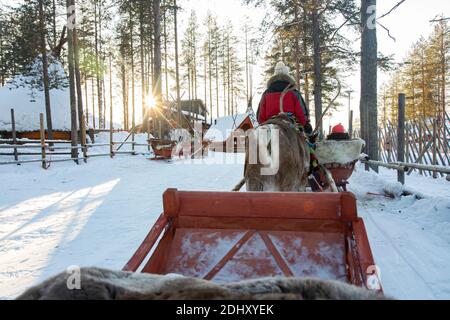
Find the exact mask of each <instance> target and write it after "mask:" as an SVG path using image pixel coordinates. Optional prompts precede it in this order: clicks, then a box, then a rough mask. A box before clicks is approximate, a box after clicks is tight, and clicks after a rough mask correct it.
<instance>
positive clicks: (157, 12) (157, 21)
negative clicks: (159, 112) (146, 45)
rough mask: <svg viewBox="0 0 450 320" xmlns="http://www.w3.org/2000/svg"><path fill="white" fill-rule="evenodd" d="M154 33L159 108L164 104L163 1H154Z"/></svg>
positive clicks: (155, 83) (155, 79) (155, 72)
mask: <svg viewBox="0 0 450 320" xmlns="http://www.w3.org/2000/svg"><path fill="white" fill-rule="evenodd" d="M153 16H154V17H153V18H154V21H153V23H154V24H153V32H154V42H153V46H154V56H153V92H154V95H155V100H156V101H157V103H158V106H160V105H161V103H162V82H161V70H162V57H161V0H153Z"/></svg>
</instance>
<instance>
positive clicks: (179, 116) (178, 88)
mask: <svg viewBox="0 0 450 320" xmlns="http://www.w3.org/2000/svg"><path fill="white" fill-rule="evenodd" d="M173 6H174V28H175V29H174V30H175V75H176V86H177V109H178V125H181V94H180V64H179V57H178V7H177V0H174V1H173Z"/></svg>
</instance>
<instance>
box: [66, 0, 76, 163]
mask: <svg viewBox="0 0 450 320" xmlns="http://www.w3.org/2000/svg"><path fill="white" fill-rule="evenodd" d="M73 6H74V0H66V7H67V19H68V20H70V19H71V16H72V14H73V13H72V12H70V10H69V9H70V8H73ZM67 43H68V53H67V55H68V62H69V63H68V66H69V88H70V120H71V134H70V138H71V140H72V147H77V146H78V135H77V132H78V130H77V100H76V89H75V66H74V64H75V63H74V48H73V32H72V28H71V26H70V25H69V27H68V28H67ZM71 155H72V158H73V159H78V150H77V149H74V148H72V152H71ZM75 162H76V163H77V164H78V160H75Z"/></svg>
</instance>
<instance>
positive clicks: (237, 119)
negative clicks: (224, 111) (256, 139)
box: [205, 112, 256, 153]
mask: <svg viewBox="0 0 450 320" xmlns="http://www.w3.org/2000/svg"><path fill="white" fill-rule="evenodd" d="M255 126H256V120H255V119H254V116H253V114H252V113H250V112H249V113H244V114H238V115H233V116H227V117H222V118H218V119H216V120H215V121H214V122H213V124H212V125H211V127H210V128H209V130H208V132H207V133H206V135H205V140H209V141H211V144H210V150H211V151H215V152H227V153H245V137H246V135H245V132H246V131H248V130H250V129H254V128H255Z"/></svg>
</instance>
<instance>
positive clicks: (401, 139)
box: [397, 93, 406, 184]
mask: <svg viewBox="0 0 450 320" xmlns="http://www.w3.org/2000/svg"><path fill="white" fill-rule="evenodd" d="M405 104H406V96H405V94H404V93H400V94H399V95H398V129H397V130H398V131H397V161H398V162H405ZM397 179H398V182H400V183H401V184H405V171H402V170H400V171H397Z"/></svg>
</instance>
